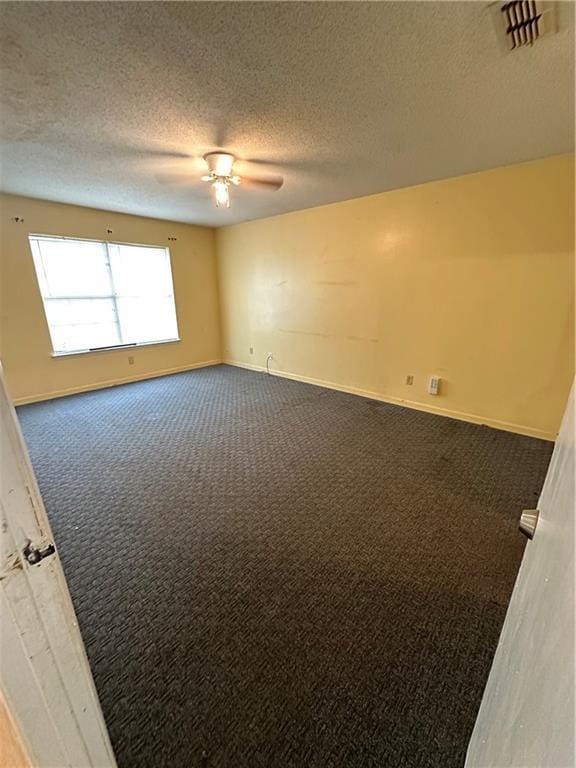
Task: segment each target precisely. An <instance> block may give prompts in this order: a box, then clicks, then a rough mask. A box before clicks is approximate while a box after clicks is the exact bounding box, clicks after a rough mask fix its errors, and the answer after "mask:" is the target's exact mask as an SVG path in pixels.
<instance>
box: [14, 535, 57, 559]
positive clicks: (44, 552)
mask: <svg viewBox="0 0 576 768" xmlns="http://www.w3.org/2000/svg"><path fill="white" fill-rule="evenodd" d="M54 552H56V548H55V546H54V544H47V545H46V546H45V547H43V548H42V549H38V547H35V546H34V545H33V544H32V542H31V541H30V539H26V544H25V546H24V549H23V550H22V554H23V555H24V557H25V559H26V562H27V563H29V564H30V565H36V564H37V563H39V562H40V560H44V558H45V557H49V556H50V555H53V554H54Z"/></svg>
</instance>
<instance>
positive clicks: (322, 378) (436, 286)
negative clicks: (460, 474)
mask: <svg viewBox="0 0 576 768" xmlns="http://www.w3.org/2000/svg"><path fill="white" fill-rule="evenodd" d="M573 162H574V158H573V156H572V155H570V156H560V157H553V158H549V159H546V160H542V161H538V162H533V163H526V164H522V165H516V166H510V167H506V168H499V169H496V170H493V171H489V172H485V173H478V174H472V175H469V176H464V177H459V178H456V179H449V180H446V181H441V182H433V183H430V184H425V185H422V186H418V187H412V188H408V189H400V190H396V191H392V192H385V193H383V194H379V195H373V196H370V197H364V198H360V199H357V200H351V201H347V202H343V203H336V204H334V205H329V206H324V207H321V208H315V209H311V210H306V211H300V212H297V213H291V214H286V215H284V216H279V217H275V218H272V219H266V220H260V221H256V222H249V223H246V224H239V225H236V226H233V227H227V228H223V229H221V230H218V232H217V251H218V269H219V282H220V300H221V307H222V332H223V353H224V357H225V359H227V360H228V361H231V362H234V363H237V364H241V365H248V366H255V367H260V368H261V367H264V365H265V360H266V354H267V353H268V352H272V353H273V355H274V360H273V361H272V365H271V367H272V369H274V370H275V371H276V372H279V373H283V374H286V375H290V376H295V377H299V378H303V379H307V380H312V381H315V382H319V383H324V384H328V385H332V386H336V387H338V388H342V389H346V390H350V391H360V392H363V393H366V394H370V395H371V396H374V397H379V398H381V399H384V400H389V401H392V402H398V403H405V404H408V405H411V406H413V407H416V408H422V409H425V410H433V411H437V412H440V413H446V414H447V415H452V416H456V417H458V418H463V419H467V420H471V421H476V422H480V423H487V424H490V425H493V426H498V427H501V428H504V429H510V430H513V431H518V432H524V433H527V434H533V435H537V436H541V437H546V438H554V437H555V435H556V433H557V430H558V427H559V424H560V419H561V415H562V412H563V409H564V406H565V403H566V399H567V396H568V391H569V387H570V382H571V380H572V376H573V371H574V363H573V346H574V315H573V313H574V166H573ZM250 347H253V349H254V352H253V354H251V353H250ZM409 374H410V375H413V376H414V384H413V386H407V385H406V383H405V380H406V376H407V375H409ZM431 374H435V375H438V376H441V377H442V380H443V382H442V390H441V394H440V395H439V396H437V397H434V396H431V395H428V394H427V393H426V382H427V378H428V377H429V376H430V375H431Z"/></svg>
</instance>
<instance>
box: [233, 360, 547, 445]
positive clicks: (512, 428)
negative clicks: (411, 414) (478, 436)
mask: <svg viewBox="0 0 576 768" xmlns="http://www.w3.org/2000/svg"><path fill="white" fill-rule="evenodd" d="M222 362H223V363H225V364H226V365H233V366H235V367H237V368H247V369H248V370H250V371H260V372H265V371H266V368H265V366H261V365H251V364H250V363H242V362H240V361H238V360H223V361H222ZM270 373H271V374H272V375H273V376H280V377H281V378H284V379H293V380H294V381H301V382H303V383H304V384H314V385H315V386H318V387H325V388H326V389H334V390H336V391H337V392H346V393H347V394H350V395H360V397H367V398H369V399H370V400H379V401H380V402H383V403H390V404H392V405H401V406H403V407H404V408H412V409H414V410H416V411H425V412H427V413H434V414H436V415H437V416H446V417H448V418H450V419H458V421H468V422H470V423H472V424H482V425H484V426H487V427H493V428H494V429H501V430H503V431H504V432H515V433H516V434H519V435H527V436H528V437H538V438H540V439H541V440H551V441H554V440H556V437H557V435H556V434H555V433H552V432H549V431H547V430H544V429H536V428H535V427H527V426H525V425H524V424H514V423H512V422H508V421H499V420H498V419H487V418H486V417H485V416H478V415H476V414H474V413H465V412H463V411H452V410H450V409H448V408H440V407H438V406H435V405H428V404H427V403H420V402H418V401H417V400H404V399H403V398H400V397H394V396H391V395H383V394H381V393H380V392H370V391H368V390H365V389H359V388H358V387H348V386H345V385H341V384H334V382H331V381H324V380H323V379H313V378H310V377H309V376H300V375H299V374H297V373H289V372H286V371H278V370H271V371H270Z"/></svg>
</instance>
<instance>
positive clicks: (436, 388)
mask: <svg viewBox="0 0 576 768" xmlns="http://www.w3.org/2000/svg"><path fill="white" fill-rule="evenodd" d="M440 382H441V379H440V378H439V377H438V376H430V381H429V382H428V394H429V395H437V394H438V393H439V392H440Z"/></svg>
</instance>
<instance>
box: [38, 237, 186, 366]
mask: <svg viewBox="0 0 576 768" xmlns="http://www.w3.org/2000/svg"><path fill="white" fill-rule="evenodd" d="M33 240H57V241H67V242H76V243H97V244H98V245H103V246H105V248H106V262H107V266H108V270H109V275H110V285H111V288H112V290H114V278H113V275H112V269H111V267H110V252H109V246H111V245H118V246H132V247H135V248H154V249H155V250H159V249H162V250H164V251H165V252H166V254H167V256H168V264H169V266H170V284H171V286H172V300H173V302H174V316H175V319H176V333H177V335H176V336H174V337H173V338H168V339H153V340H149V341H134V342H122V343H120V344H111V345H108V346H106V345H105V346H102V347H91V348H88V349H73V350H56V349H54V341H53V339H52V332H51V327H50V323H49V321H48V315H47V312H46V302H47V301H51V300H55V301H59V300H65V299H67V300H73V301H83V300H86V299H90V298H98V299H109V300H111V301H112V303H113V305H114V310H115V316H116V322H117V326H118V335H119V338H122V335H121V325H120V320H119V315H118V309H117V300H118V299H119V298H122V296H120V295H119V294H118V293H116V292H114V293H112V294H106V295H103V296H95V297H90V296H48V297H46V296H44V293H43V288H42V283H41V280H40V276H39V274H38V269H37V268H36V264H37V260H36V257H35V246H34V244H33V242H32V241H33ZM28 246H29V248H30V254H31V256H32V263H33V267H34V275H35V277H36V286H37V288H38V293H39V295H40V300H41V302H42V311H43V313H44V320H45V322H46V328H47V330H48V336H49V338H50V346H51V348H52V352H51V356H52V357H53V358H57V357H69V356H70V355H88V354H97V353H99V352H112V351H114V350H126V349H134V348H138V347H150V346H154V345H156V344H175V343H178V342H180V341H182V338H181V336H180V322H179V318H178V308H177V305H176V291H175V288H174V273H173V270H172V253H171V251H170V247H169V246H166V245H152V244H150V243H133V242H130V243H127V242H123V241H120V240H96V239H94V238H89V237H68V236H67V235H46V234H39V233H37V232H29V233H28ZM38 255H40V254H38Z"/></svg>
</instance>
